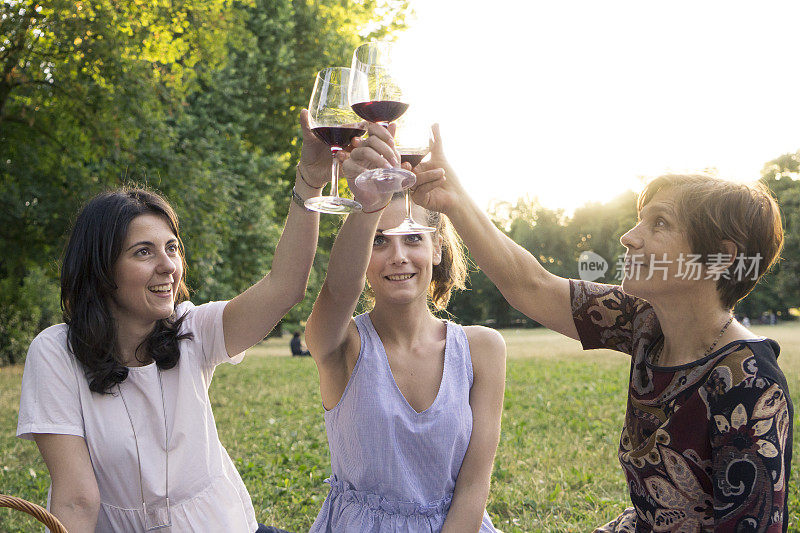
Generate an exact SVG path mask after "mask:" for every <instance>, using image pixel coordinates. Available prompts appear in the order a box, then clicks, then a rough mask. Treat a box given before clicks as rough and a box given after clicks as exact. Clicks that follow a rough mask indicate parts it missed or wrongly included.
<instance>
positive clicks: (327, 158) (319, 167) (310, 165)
mask: <svg viewBox="0 0 800 533" xmlns="http://www.w3.org/2000/svg"><path fill="white" fill-rule="evenodd" d="M300 129H301V131H302V135H303V147H302V149H301V150H300V163H299V164H298V165H297V170H298V171H299V173H300V175H301V176H302V177H298V189H297V190H298V192H299V193H300V195H301V196H302V197H303V198H309V197H310V196H312V195H313V196H316V195H317V194H319V190H320V189H322V188H323V187H324V186H325V185H327V184H328V183H330V181H331V149H330V147H329V146H328V145H327V144H325V143H324V142H322V141H321V140H320V139H319V138H318V137H317V136H316V135H314V132H313V131H311V124H310V117H309V112H308V110H307V109H303V110H302V111H300ZM301 184H302V185H301ZM301 188H303V189H302V190H301ZM306 191H307V192H308V194H303V193H304V192H306Z"/></svg>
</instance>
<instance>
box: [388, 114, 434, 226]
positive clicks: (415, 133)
mask: <svg viewBox="0 0 800 533" xmlns="http://www.w3.org/2000/svg"><path fill="white" fill-rule="evenodd" d="M409 118H410V117H409ZM411 122H412V121H403V122H401V123H400V124H398V127H397V132H396V142H395V145H396V146H397V151H398V152H400V162H401V163H409V164H410V165H411V168H414V167H416V166H417V165H419V164H420V162H421V161H422V160H423V159H424V158H425V156H427V155H428V153H429V152H430V147H429V141H428V137H429V135H428V130H427V128H420V127H419V123H416V124H412V123H411ZM405 201H406V217H405V219H404V220H403V221H402V222H401V223H400V225H399V226H397V227H395V228H391V229H386V230H383V234H384V235H410V234H415V233H433V232H434V231H436V228H432V227H430V226H424V225H422V224H420V223H418V222H415V221H414V219H413V218H412V216H411V205H412V202H411V194H409V190H408V189H406V190H405Z"/></svg>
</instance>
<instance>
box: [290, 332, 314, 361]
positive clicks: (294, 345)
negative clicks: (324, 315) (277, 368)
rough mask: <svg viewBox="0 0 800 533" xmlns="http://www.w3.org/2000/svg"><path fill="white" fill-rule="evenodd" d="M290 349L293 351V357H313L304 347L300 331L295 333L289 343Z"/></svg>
mask: <svg viewBox="0 0 800 533" xmlns="http://www.w3.org/2000/svg"><path fill="white" fill-rule="evenodd" d="M289 349H290V350H291V351H292V356H302V355H311V352H309V351H308V350H306V349H305V348H304V347H303V341H302V340H301V339H300V332H299V331H295V332H294V334H293V335H292V340H290V341H289Z"/></svg>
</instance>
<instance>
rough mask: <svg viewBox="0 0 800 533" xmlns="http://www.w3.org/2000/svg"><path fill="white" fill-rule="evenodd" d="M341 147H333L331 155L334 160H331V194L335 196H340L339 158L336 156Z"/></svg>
mask: <svg viewBox="0 0 800 533" xmlns="http://www.w3.org/2000/svg"><path fill="white" fill-rule="evenodd" d="M340 150H341V148H337V147H331V157H333V162H331V194H330V195H331V196H333V197H335V198H339V158H338V157H336V154H338V153H339V151H340Z"/></svg>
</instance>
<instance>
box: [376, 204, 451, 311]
mask: <svg viewBox="0 0 800 533" xmlns="http://www.w3.org/2000/svg"><path fill="white" fill-rule="evenodd" d="M412 216H413V218H414V219H415V220H417V221H424V220H426V212H425V209H423V208H422V207H420V206H417V205H415V206H413V208H412ZM404 218H405V204H404V202H403V200H393V201H392V202H390V203H389V205H388V206H387V207H386V208H385V209H384V210H383V213H382V214H381V219H380V221H379V222H378V229H377V231H376V232H375V238H374V240H373V243H372V255H371V256H370V260H369V266H368V267H367V281H368V282H369V284H370V287H371V288H372V292H373V294H374V296H375V301H376V303H378V302H380V301H383V300H387V301H391V302H393V303H408V302H410V301H413V300H416V299H418V300H421V301H422V302H423V303H424V302H426V301H427V294H428V287H429V286H430V284H431V277H432V275H433V267H434V265H437V264H439V262H440V261H441V258H442V247H441V246H442V245H441V237H440V236H439V235H438V234H437V233H422V234H412V235H383V230H385V229H389V228H394V227H395V226H398V225H399V224H400V223H401V222H402V221H403V219H404Z"/></svg>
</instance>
